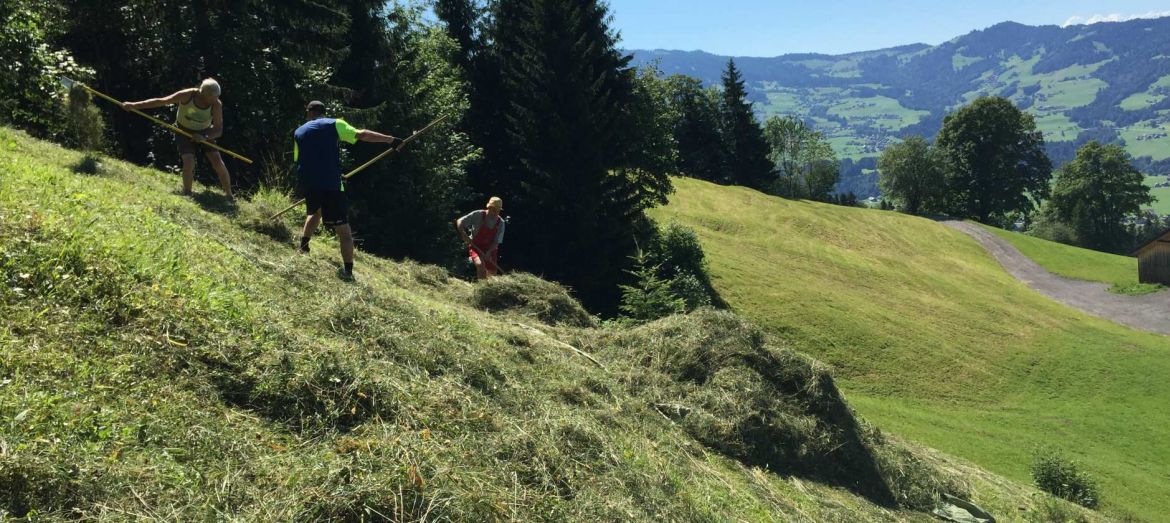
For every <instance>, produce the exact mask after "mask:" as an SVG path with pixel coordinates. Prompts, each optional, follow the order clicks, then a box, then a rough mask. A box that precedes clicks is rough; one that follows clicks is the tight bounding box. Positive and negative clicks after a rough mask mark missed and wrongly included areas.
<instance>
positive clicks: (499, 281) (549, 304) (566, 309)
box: [472, 274, 597, 327]
mask: <svg viewBox="0 0 1170 523" xmlns="http://www.w3.org/2000/svg"><path fill="white" fill-rule="evenodd" d="M472 302H473V305H474V306H475V307H478V308H480V309H486V310H489V311H492V312H501V311H512V312H517V313H520V314H522V315H525V316H532V317H535V318H536V319H538V320H540V321H542V322H544V323H547V324H549V325H567V326H570V327H594V326H596V325H597V319H596V318H594V317H593V316H590V315H589V313H588V312H586V311H585V308H584V307H582V306H581V304H580V303H579V302H577V300H575V299H574V298H573V297H572V296H570V295H569V291H568V290H567V289H565V288H564V287H562V286H560V285H557V284H555V283H552V282H549V281H545V280H542V279H540V278H537V277H536V276H533V275H531V274H509V275H507V276H497V277H495V278H490V279H487V280H485V281H482V282H479V283H478V284H477V285H476V286H475V291H474V292H473V293H472Z"/></svg>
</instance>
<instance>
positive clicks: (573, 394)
mask: <svg viewBox="0 0 1170 523" xmlns="http://www.w3.org/2000/svg"><path fill="white" fill-rule="evenodd" d="M80 158H81V155H80V154H78V153H76V152H72V151H66V150H63V149H60V148H58V147H56V146H53V145H50V144H46V143H43V142H38V141H36V140H32V139H30V138H28V137H27V136H25V135H23V134H21V133H18V132H14V131H11V130H6V129H0V167H2V169H3V172H4V176H3V177H0V283H3V285H2V286H0V317H3V318H4V322H2V323H0V519H3V518H4V517H5V516H12V517H18V518H23V517H33V518H36V519H41V520H65V519H77V518H83V519H102V520H123V519H157V520H164V521H198V520H212V519H225V518H239V519H241V520H268V521H337V520H342V521H363V520H367V521H381V520H394V521H418V520H428V521H430V520H456V521H493V520H496V521H498V520H515V521H542V520H544V521H565V520H577V521H630V520H674V521H716V520H726V519H727V517H728V515H735V517H736V518H738V519H742V520H753V521H899V520H907V521H930V520H931V519H930V517H929V516H928V515H927V514H925V513H923V512H921V511H920V510H921V509H924V508H927V506H928V505H929V504H930V503H931V500H930V498H931V496H932V495H934V494H937V493H939V492H957V493H959V494H963V495H967V496H970V497H972V498H974V499H975V501H976V502H979V503H982V504H984V505H986V506H987V508H990V509H992V510H993V511H995V512H996V513H997V514H1003V515H1005V516H1007V518H1008V519H1009V520H1010V519H1011V518H1021V517H1032V516H1034V515H1037V514H1039V512H1038V511H1039V510H1040V509H1039V508H1035V507H1042V506H1043V503H1044V501H1043V500H1044V498H1043V497H1041V496H1039V495H1038V494H1037V493H1036V492H1035V491H1034V490H1032V489H1029V488H1027V487H1024V486H1022V485H1020V484H1017V483H1014V482H1012V481H1009V480H1006V479H1004V478H1002V477H998V476H995V475H993V474H990V473H988V472H985V471H983V470H980V469H978V468H975V467H973V466H971V465H970V464H968V463H967V462H965V461H962V460H961V459H956V458H951V457H948V456H945V455H941V454H939V453H937V452H934V451H931V450H929V449H924V448H920V447H918V446H916V444H912V443H907V442H902V441H900V440H897V439H895V438H893V437H890V436H885V435H883V434H882V433H881V432H880V431H878V430H877V429H875V428H873V427H871V426H869V425H868V424H866V423H864V422H862V421H861V420H859V419H858V418H855V417H854V416H853V414H852V411H851V410H850V409H849V407H848V405H847V404H846V403H845V402H844V400H843V399H842V398H841V396H840V394H839V392H838V390H837V388H836V386H835V385H834V382H833V379H832V377H831V376H830V375H829V374H828V373H827V371H826V370H825V368H824V366H823V365H822V364H820V363H818V362H816V361H813V360H811V359H809V358H808V357H806V356H803V355H800V354H798V353H796V352H793V351H792V350H790V349H787V348H784V347H780V346H777V345H775V344H773V343H771V342H770V341H768V340H767V338H766V337H765V336H763V335H762V334H761V333H760V332H759V331H757V330H756V329H755V328H753V327H751V326H749V325H746V324H745V323H743V322H742V320H740V319H738V318H737V317H736V316H734V315H732V314H730V313H725V312H715V311H702V312H698V313H695V314H693V315H690V316H686V317H672V318H667V319H664V320H662V321H659V322H656V323H652V324H649V325H646V326H642V327H637V328H633V327H619V326H614V325H599V324H598V322H597V321H596V319H594V318H592V317H590V316H589V315H587V314H585V313H584V312H583V311H582V310H580V308H579V306H578V305H577V304H576V302H575V301H574V300H572V299H571V297H569V296H568V295H567V293H566V292H565V291H564V289H562V288H561V287H559V286H557V285H554V284H550V283H548V282H544V281H541V280H539V279H536V278H534V277H531V276H525V275H516V276H509V277H507V278H501V279H497V280H493V282H491V283H488V284H481V285H471V284H469V283H466V282H464V281H462V280H459V279H456V278H452V277H450V276H449V275H448V273H447V271H446V270H443V269H441V268H437V267H431V266H423V265H419V264H415V263H410V262H394V261H389V260H382V259H377V258H374V257H371V256H366V255H363V254H360V253H359V256H358V260H357V269H356V272H357V278H358V279H357V282H355V283H344V282H341V281H339V280H338V279H337V278H336V277H335V276H334V273H335V271H336V268H337V267H336V258H337V255H336V247H337V246H336V243H335V242H334V241H332V240H330V239H329V238H328V237H322V238H320V239H319V240H318V241H315V242H314V249H313V252H312V253H311V254H309V255H307V256H296V255H294V254H293V253H292V237H293V230H294V229H293V227H294V226H295V224H296V218H293V217H289V218H288V219H286V220H285V221H283V222H280V223H275V224H274V223H271V222H269V221H268V220H266V219H265V217H266V216H267V215H268V214H270V213H271V212H272V211H273V210H274V209H278V208H280V207H282V204H285V203H286V202H287V199H286V198H284V197H282V196H280V195H277V194H273V193H262V194H258V195H255V196H254V197H253V198H252V200H251V201H241V202H240V203H238V204H231V203H228V202H225V201H223V200H222V199H220V198H219V197H218V196H217V195H216V194H214V193H210V192H201V193H199V194H197V195H196V196H195V197H194V198H185V197H182V196H180V195H178V194H175V190H176V188H177V185H178V180H177V178H176V177H175V176H174V175H167V174H164V173H160V172H157V171H152V170H148V169H141V168H137V167H133V166H130V165H128V164H125V163H122V162H118V161H113V160H103V161H102V162H101V166H100V168H99V169H98V174H96V175H83V174H76V173H74V172H72V170H71V167H72V166H73V165H75V164H76V163H77V162H78V161H79V160H80ZM294 214H295V213H294ZM360 234H361V229H360V227H359V229H358V235H359V236H360ZM489 310H490V311H492V312H490V313H489V312H488V311H489ZM570 344H571V346H570ZM572 346H575V347H577V348H578V349H581V350H584V351H587V352H588V353H591V354H592V356H593V357H594V358H595V359H596V364H595V363H594V362H593V361H592V360H590V359H587V358H586V357H584V356H582V355H581V354H580V353H578V352H576V351H575V350H573V348H572ZM1018 507H1024V508H1025V509H1026V510H1025V511H1023V512H1021V511H1020V510H1019V509H1018ZM913 509H919V510H913Z"/></svg>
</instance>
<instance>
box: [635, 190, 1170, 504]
mask: <svg viewBox="0 0 1170 523" xmlns="http://www.w3.org/2000/svg"><path fill="white" fill-rule="evenodd" d="M675 184H676V193H675V194H674V195H673V196H672V199H671V203H670V205H668V206H667V207H665V208H662V209H659V210H656V211H655V213H654V215H655V217H656V218H658V219H661V220H675V221H678V222H680V223H682V224H684V225H687V226H689V227H692V228H694V229H695V230H696V232H697V233H698V234H699V236H700V239H701V240H702V241H703V245H704V249H705V250H706V252H707V257H708V260H709V263H710V270H711V274H712V278H713V282H714V285H715V287H716V289H718V290H719V292H720V294H721V296H722V297H723V298H724V299H725V300H726V301H727V302H728V303H729V304H730V305H731V307H732V309H733V310H735V311H736V312H738V313H740V314H742V315H743V316H745V317H747V318H749V319H751V320H752V321H754V322H756V323H758V324H759V325H761V326H762V327H764V329H765V330H766V331H768V332H769V333H770V334H772V335H774V336H776V337H777V338H780V339H783V340H786V341H787V342H788V343H791V344H792V346H793V347H794V348H795V349H797V350H799V351H802V352H806V353H808V354H810V355H813V356H814V357H816V358H818V359H820V360H822V361H824V362H825V363H827V364H829V365H830V366H831V367H832V368H833V370H834V373H835V375H836V376H837V378H838V380H839V383H840V384H841V386H842V388H843V389H844V391H845V394H846V395H847V397H848V398H849V399H850V402H851V403H852V404H853V405H854V406H856V407H857V408H858V409H859V411H860V412H861V413H862V414H863V415H865V416H866V417H867V418H869V419H872V420H874V421H875V422H877V423H878V424H879V425H880V426H882V427H883V429H886V430H889V431H891V432H894V433H897V434H899V435H902V436H905V437H909V438H911V439H914V440H917V441H920V442H922V443H924V444H926V445H929V446H932V447H935V448H938V449H940V450H943V451H945V452H948V453H952V454H956V455H959V456H963V457H965V458H969V459H972V460H974V461H975V462H977V463H979V464H980V465H982V466H984V467H987V468H989V469H991V470H993V471H995V472H998V473H1001V474H1005V475H1007V476H1009V477H1011V478H1014V479H1016V480H1018V481H1021V482H1026V481H1027V480H1028V474H1029V471H1028V463H1029V462H1030V456H1029V451H1030V449H1032V448H1035V447H1036V446H1038V445H1039V444H1042V443H1043V444H1050V445H1052V446H1056V447H1058V448H1061V449H1063V450H1064V451H1066V452H1067V453H1068V454H1069V455H1070V456H1071V457H1072V458H1074V459H1076V460H1077V461H1079V462H1081V463H1082V464H1083V465H1084V467H1085V469H1086V470H1087V471H1088V472H1089V473H1091V474H1093V475H1094V476H1096V477H1098V478H1100V480H1101V491H1102V498H1103V502H1102V506H1103V507H1105V508H1106V510H1127V511H1130V512H1132V513H1134V514H1137V515H1139V516H1141V517H1144V518H1148V519H1150V520H1156V519H1158V518H1159V517H1160V515H1161V514H1164V513H1166V511H1168V510H1170V498H1167V497H1166V496H1165V495H1164V494H1165V492H1167V491H1168V490H1170V478H1168V477H1167V476H1166V474H1165V471H1166V470H1170V446H1167V445H1165V444H1163V442H1162V439H1163V436H1162V435H1164V434H1166V433H1167V432H1168V431H1170V412H1168V411H1167V410H1166V409H1164V408H1163V405H1164V404H1165V403H1166V402H1167V401H1168V400H1170V382H1168V381H1167V380H1165V379H1164V378H1165V376H1166V375H1168V373H1170V338H1167V337H1164V336H1158V335H1155V334H1147V333H1142V332H1137V331H1133V330H1130V329H1127V328H1125V327H1121V326H1119V325H1116V324H1113V323H1111V322H1107V321H1104V320H1100V319H1097V318H1095V317H1092V316H1089V315H1086V314H1083V313H1080V312H1078V311H1074V310H1072V309H1069V308H1067V307H1064V306H1062V305H1060V304H1058V303H1056V302H1053V301H1051V300H1049V299H1047V298H1045V297H1043V296H1040V295H1039V294H1037V293H1035V292H1033V291H1031V290H1030V289H1028V288H1027V287H1026V286H1024V285H1023V284H1022V283H1020V282H1018V281H1016V280H1015V279H1013V278H1012V277H1011V276H1010V275H1008V274H1007V273H1006V272H1004V271H1003V269H1002V268H1001V267H1000V266H999V264H998V263H997V262H996V261H995V260H994V259H993V258H992V257H991V256H990V255H988V254H987V253H986V252H985V251H984V250H983V249H982V248H981V247H980V246H979V245H978V244H977V243H975V242H974V241H972V240H971V239H969V238H967V237H966V236H964V235H962V234H961V233H958V232H956V231H952V230H950V229H948V228H946V227H944V226H942V225H939V224H937V223H934V222H931V221H929V220H925V219H921V218H915V217H911V216H906V215H902V214H896V213H892V212H883V211H876V210H868V209H856V208H843V207H837V206H830V205H824V204H819V203H811V202H805V201H789V200H783V199H779V198H774V197H769V196H766V195H763V194H761V193H758V192H755V191H751V190H747V189H742V188H729V187H719V186H715V185H712V184H709V183H705V182H701V181H697V180H691V179H676V180H675Z"/></svg>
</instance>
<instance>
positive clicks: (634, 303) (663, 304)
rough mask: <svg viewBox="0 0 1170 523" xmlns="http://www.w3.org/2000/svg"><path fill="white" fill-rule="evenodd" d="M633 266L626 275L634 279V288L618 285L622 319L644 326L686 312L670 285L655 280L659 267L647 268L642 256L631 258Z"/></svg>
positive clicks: (632, 286)
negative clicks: (647, 322) (646, 323)
mask: <svg viewBox="0 0 1170 523" xmlns="http://www.w3.org/2000/svg"><path fill="white" fill-rule="evenodd" d="M634 264H635V267H637V268H636V269H635V270H632V271H628V272H629V273H630V275H631V276H633V277H634V280H635V281H634V284H633V285H619V287H620V288H621V289H622V303H621V306H620V307H619V309H620V310H621V311H622V314H623V315H625V317H627V318H629V319H631V320H634V321H636V322H646V321H652V320H656V319H658V318H664V317H666V316H670V315H671V314H679V313H682V312H684V311H685V310H686V306H687V303H686V302H685V301H684V300H683V299H682V298H680V297H679V296H678V295H676V294H675V293H674V289H673V288H672V286H671V282H670V281H668V280H664V279H662V278H659V277H658V272H659V270H660V269H661V267H660V266H658V265H649V264H648V263H647V262H646V255H645V254H644V253H638V255H637V256H635V257H634Z"/></svg>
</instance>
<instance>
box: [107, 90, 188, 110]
mask: <svg viewBox="0 0 1170 523" xmlns="http://www.w3.org/2000/svg"><path fill="white" fill-rule="evenodd" d="M195 91H196V89H195V88H191V89H183V90H182V91H175V92H174V94H171V95H170V96H165V97H162V98H151V99H149V100H143V101H141V102H122V108H123V109H125V110H127V111H133V110H135V109H154V108H155V107H163V106H166V105H175V104H177V103H179V101H180V100H182V99H183V98H184V97H187V96H191V95H193V94H195Z"/></svg>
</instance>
